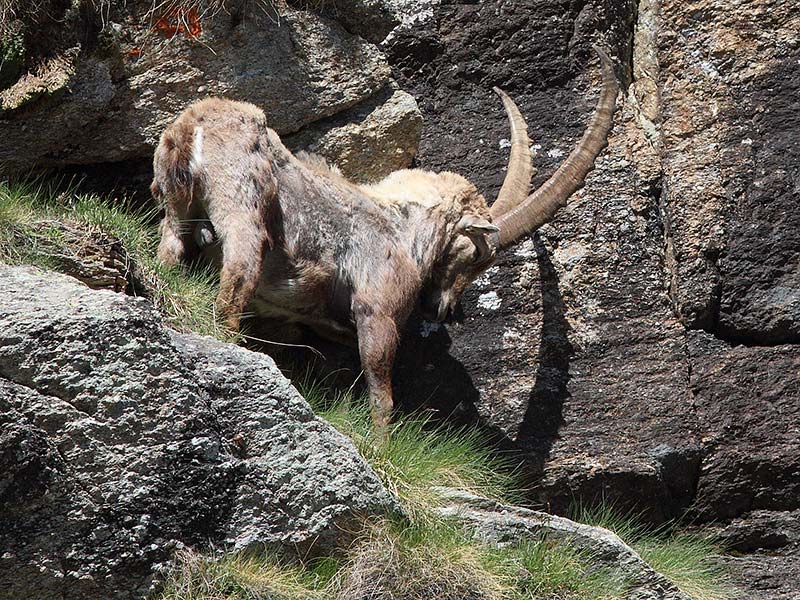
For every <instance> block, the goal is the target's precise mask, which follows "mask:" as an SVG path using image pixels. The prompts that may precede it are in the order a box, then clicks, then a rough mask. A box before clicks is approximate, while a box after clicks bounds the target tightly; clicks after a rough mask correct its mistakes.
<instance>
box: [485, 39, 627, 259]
mask: <svg viewBox="0 0 800 600" xmlns="http://www.w3.org/2000/svg"><path fill="white" fill-rule="evenodd" d="M594 49H595V52H597V54H598V55H599V56H600V63H601V67H602V71H603V87H602V90H601V92H600V100H598V102H597V107H596V108H595V110H594V115H592V120H591V121H590V123H589V126H588V127H587V128H586V131H585V132H584V134H583V137H582V138H581V141H580V142H579V143H578V145H577V147H576V148H575V149H574V150H573V151H572V152H571V153H570V155H569V157H568V158H567V160H565V161H564V162H563V163H562V165H561V166H560V167H559V168H558V170H557V171H556V172H555V173H554V174H553V176H552V177H550V179H548V180H547V181H546V182H545V183H544V184H543V185H542V186H541V187H540V188H539V189H538V190H536V191H535V192H534V193H532V194H531V195H530V196H528V197H527V198H526V199H525V201H523V202H522V203H521V204H519V205H518V206H516V207H514V208H512V209H511V210H509V211H508V212H506V213H504V214H502V215H499V216H498V218H497V219H493V222H494V224H495V225H497V226H498V227H499V228H500V233H499V235H498V238H499V239H498V241H499V245H500V247H501V248H505V247H507V246H509V245H510V244H512V243H514V242H515V241H517V240H518V239H519V238H520V237H522V236H523V235H525V234H527V233H530V232H531V231H534V230H536V229H538V228H539V227H541V226H542V225H544V224H545V223H547V222H548V221H550V220H551V219H552V218H553V217H554V216H555V214H556V213H557V212H558V210H559V209H560V208H561V207H563V206H565V205H566V204H567V200H568V199H569V197H570V196H571V195H572V193H573V192H574V191H575V190H577V189H578V188H579V187H580V186H581V185H583V181H584V179H585V178H586V175H587V174H588V173H589V171H591V170H592V169H593V168H594V161H595V159H596V158H597V156H598V155H599V154H600V152H601V151H602V150H603V148H605V146H606V144H607V139H606V138H607V137H608V132H609V131H610V130H611V125H612V123H613V117H614V108H615V104H616V100H617V92H618V91H619V88H618V86H617V79H616V77H615V76H614V68H613V66H612V64H611V60H610V59H609V58H608V55H607V54H606V53H605V52H603V51H602V50H600V48H598V47H597V46H594Z"/></svg>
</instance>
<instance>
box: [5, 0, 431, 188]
mask: <svg viewBox="0 0 800 600" xmlns="http://www.w3.org/2000/svg"><path fill="white" fill-rule="evenodd" d="M218 4H219V3H217V5H218ZM42 5H43V6H46V7H47V9H46V10H49V11H50V12H54V14H55V17H53V18H56V17H59V16H60V17H63V23H64V29H65V31H67V32H68V33H65V34H64V35H65V36H69V35H71V36H72V37H74V38H75V39H74V40H72V41H73V42H74V43H75V46H74V47H70V48H69V49H68V51H67V50H65V51H64V52H63V53H62V54H57V56H56V57H55V58H50V57H48V56H43V57H41V60H40V62H39V63H37V64H34V65H30V68H29V72H27V73H25V74H23V75H20V77H19V79H18V80H17V81H15V82H12V83H10V84H9V87H8V89H5V90H4V91H2V90H0V100H2V101H3V102H2V103H0V127H2V130H3V139H2V141H0V163H2V164H3V168H4V169H5V170H8V171H11V172H13V171H20V170H27V169H29V168H32V167H37V166H52V165H56V166H59V165H74V164H79V165H82V164H91V163H109V162H119V161H127V160H133V159H138V158H142V157H150V156H152V153H153V149H154V148H155V145H156V144H157V142H158V138H159V136H160V134H161V132H162V131H163V130H164V127H165V126H166V125H167V124H168V123H170V122H171V121H172V120H173V119H174V118H175V117H176V116H177V115H178V113H180V111H182V110H183V109H184V108H186V106H188V105H189V104H190V103H192V102H194V101H195V100H198V99H199V98H202V97H204V96H208V95H216V96H227V97H232V98H236V99H242V100H247V101H249V102H252V103H255V104H257V105H258V106H260V107H261V108H263V109H264V111H265V112H266V114H267V116H268V119H269V122H270V125H271V126H272V127H273V128H274V129H276V130H277V131H278V132H279V133H281V134H286V133H292V132H296V131H298V130H301V129H302V128H303V127H305V126H306V125H309V124H310V123H312V122H317V121H320V120H322V119H326V118H328V117H332V116H334V115H339V114H341V113H343V112H344V113H347V111H348V110H349V109H354V108H356V107H361V105H362V104H363V105H364V106H363V107H361V109H360V111H357V112H351V113H347V115H345V116H344V117H343V119H345V121H346V122H345V123H344V124H342V123H339V122H330V123H326V124H323V125H324V126H322V125H317V126H316V127H314V128H313V129H311V130H309V132H308V133H307V134H306V136H305V138H304V140H305V141H306V143H314V144H315V145H316V146H317V147H318V148H319V149H322V150H325V149H326V147H327V146H326V144H325V141H324V140H321V139H320V138H322V137H324V136H325V135H326V134H327V135H329V136H332V137H333V138H334V140H333V141H332V142H331V147H330V149H329V150H330V152H336V154H337V155H338V156H340V157H342V158H345V159H347V161H348V162H349V163H352V164H351V165H350V166H351V167H352V169H351V170H352V171H353V172H358V169H359V168H360V167H361V166H366V165H369V168H370V170H371V175H376V176H381V175H385V174H386V173H388V172H390V171H391V170H394V169H397V168H400V167H404V166H407V165H408V164H409V163H410V161H411V158H412V157H413V155H414V153H415V152H416V147H417V143H418V134H419V122H420V116H419V111H418V109H417V106H416V103H415V102H414V99H413V98H411V97H410V96H408V95H405V96H402V97H399V96H397V95H396V94H394V95H393V94H392V93H391V91H392V88H391V80H390V71H389V66H388V65H387V63H386V59H385V57H384V56H383V54H382V53H381V51H380V50H379V49H378V47H377V46H376V45H375V44H373V43H370V42H367V41H365V40H364V39H362V38H361V37H358V36H356V35H353V34H351V33H348V32H347V31H346V30H345V29H344V28H343V27H342V25H340V24H339V23H338V22H337V21H334V20H332V19H330V18H325V17H321V16H318V15H316V14H314V13H312V12H307V11H302V10H296V9H293V8H290V7H288V6H284V5H283V3H276V4H275V5H274V7H276V6H280V12H275V11H274V10H270V9H269V6H270V3H266V2H265V3H260V4H258V5H255V4H254V3H250V2H235V1H234V2H228V3H226V6H225V10H222V9H219V8H217V10H209V11H207V12H203V13H201V14H200V15H199V16H196V13H195V15H194V16H193V15H192V13H189V12H180V10H181V9H180V8H178V12H175V10H176V9H175V8H174V7H173V8H169V7H170V6H173V5H175V6H178V7H180V6H182V5H181V4H180V3H178V4H175V3H162V4H161V5H158V6H161V9H160V10H161V11H165V12H164V14H161V13H160V12H159V11H158V10H156V11H155V12H154V11H153V6H154V5H153V4H152V3H150V2H128V3H125V2H111V3H110V7H109V8H108V11H109V12H108V14H105V13H104V15H103V17H102V19H99V17H95V19H96V20H97V19H99V21H100V22H99V23H93V22H92V20H91V19H90V18H89V17H88V16H86V15H84V14H83V13H81V14H80V15H78V14H74V12H75V11H73V10H72V9H66V13H65V14H64V15H61V14H60V13H59V8H58V7H59V6H60V5H59V4H58V3H54V2H50V3H47V2H45V3H42ZM51 5H52V6H51ZM210 5H211V6H213V3H210ZM104 6H106V7H108V6H109V5H107V4H105V3H104ZM187 6H188V5H187ZM274 7H273V8H274ZM84 8H85V7H84ZM43 10H45V9H43ZM60 10H61V12H63V11H64V8H63V7H62V8H61V9H60ZM170 10H172V12H169V11H170ZM56 13H58V14H56ZM184 26H193V27H195V28H196V29H194V30H193V31H192V32H193V33H194V34H196V35H190V32H189V31H186V30H185V27H184ZM176 27H177V28H178V29H177V30H175V28H176ZM98 29H99V31H98ZM70 43H72V42H70ZM31 52H33V50H31ZM39 80H42V81H44V82H45V83H46V82H50V83H49V84H48V85H49V86H50V87H53V86H54V85H56V83H57V84H58V85H57V86H56V87H57V88H58V89H50V87H48V88H47V90H44V91H41V92H37V93H29V92H30V89H32V86H33V88H36V86H39V87H42V86H43V85H44V83H41V84H39V83H36V82H37V81H39ZM53 82H56V83H53ZM45 87H47V86H45ZM36 89H38V88H36ZM43 89H44V88H43ZM45 91H46V92H47V93H45ZM387 92H389V93H387ZM12 99H13V102H12ZM379 99H382V100H381V102H379ZM383 102H387V105H386V106H385V107H383V106H381V104H382V103H383ZM367 109H369V110H367ZM374 111H378V113H379V115H380V118H381V120H382V123H381V125H380V126H377V125H375V124H374V123H371V124H370V123H368V124H367V125H366V128H365V129H362V128H361V127H360V119H359V118H358V117H359V116H361V117H362V118H364V117H366V116H367V115H369V114H371V113H373V112H374ZM348 117H349V118H348ZM373 121H374V118H373ZM331 130H332V131H331ZM376 131H379V132H380V135H376ZM32 132H35V135H34V134H33V133H32ZM351 137H352V138H354V139H353V140H349V139H348V138H351ZM363 138H369V139H370V140H371V142H370V144H368V146H369V147H368V148H366V147H365V142H364V140H363ZM398 148H400V149H402V151H401V152H398V151H397V149H398ZM367 149H369V150H371V151H373V152H371V153H365V152H364V150H367ZM376 149H377V150H378V151H377V152H374V151H375V150H376ZM383 155H386V158H387V162H386V163H385V164H383V163H382V162H381V158H382V156H383ZM365 157H370V158H371V159H372V160H371V161H370V162H369V163H365V162H363V158H365Z"/></svg>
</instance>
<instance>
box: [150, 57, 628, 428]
mask: <svg viewBox="0 0 800 600" xmlns="http://www.w3.org/2000/svg"><path fill="white" fill-rule="evenodd" d="M597 52H598V54H599V55H600V59H601V67H602V74H603V84H602V91H601V95H600V100H599V102H598V104H597V107H596V109H595V112H594V115H593V117H592V120H591V122H590V124H589V126H588V127H587V129H586V131H585V133H584V135H583V138H582V139H581V141H580V142H579V144H578V146H577V147H576V148H575V149H574V150H573V151H572V153H571V154H570V155H569V157H568V158H567V160H566V161H565V162H564V163H563V164H562V165H561V166H560V167H559V169H558V170H557V171H556V172H555V174H554V175H553V176H552V177H551V178H550V179H549V180H548V181H547V182H546V183H544V185H542V186H541V187H540V188H539V189H538V190H536V191H535V192H533V193H532V194H530V195H529V190H530V181H531V177H532V175H533V167H532V165H531V152H530V148H529V146H530V140H529V139H528V135H527V125H526V124H525V121H524V119H523V118H522V115H521V114H520V112H519V109H518V108H517V106H516V105H515V104H514V102H513V101H512V100H511V98H509V97H508V96H507V95H506V94H505V93H503V92H502V91H501V90H499V89H497V88H495V92H497V94H498V95H499V96H500V98H501V99H502V102H503V105H504V106H505V110H506V113H507V115H508V119H509V122H510V128H511V156H510V159H509V164H508V172H507V175H506V177H505V181H504V183H503V186H502V188H501V190H500V193H499V195H498V197H497V199H496V201H495V202H494V203H493V204H492V206H491V207H489V205H488V204H487V202H486V200H485V199H484V197H483V196H482V195H481V194H480V193H479V192H478V190H477V189H476V187H475V186H474V185H472V184H471V183H470V182H469V181H467V180H466V179H465V178H464V177H461V176H460V175H456V174H455V173H450V172H442V173H433V172H429V171H424V170H418V169H413V170H402V171H396V172H394V173H392V174H390V175H389V176H388V177H386V178H385V179H383V180H382V181H379V182H377V183H374V184H371V185H356V184H354V183H351V182H349V181H347V180H346V179H344V178H343V177H342V176H341V175H340V174H339V173H338V171H337V170H336V169H333V168H329V167H328V166H327V165H326V164H324V162H323V161H322V160H319V159H316V158H314V157H312V156H302V155H301V156H298V157H296V156H294V155H293V154H292V153H291V152H289V150H287V149H286V147H285V146H284V145H283V144H282V143H281V140H280V138H279V137H278V135H277V134H276V133H275V132H274V131H273V130H272V129H270V128H269V127H268V126H267V119H266V117H265V115H264V113H263V112H262V111H261V110H260V109H258V108H256V107H255V106H253V105H250V104H245V103H241V102H233V101H230V100H224V99H219V98H209V99H205V100H201V101H199V102H196V103H195V104H193V105H192V106H190V107H189V108H187V109H186V110H185V111H184V112H183V113H182V114H181V115H180V116H179V117H178V118H177V120H176V121H175V122H174V123H172V124H171V125H170V126H169V127H167V129H166V131H164V133H163V135H162V136H161V140H160V143H159V145H158V148H157V149H156V152H155V158H154V162H153V167H154V172H155V175H154V178H153V183H152V186H151V190H152V193H153V196H154V197H155V198H156V199H158V200H159V201H160V202H162V203H163V204H164V206H165V211H166V214H165V216H164V219H163V221H162V223H161V243H160V246H159V249H158V255H159V258H160V259H161V261H162V262H164V263H166V264H176V263H178V262H179V261H180V260H181V259H182V258H183V257H184V256H186V255H187V252H190V251H191V250H192V248H194V247H196V246H197V245H198V241H199V242H200V243H201V245H202V244H204V243H208V242H209V241H211V239H212V235H215V236H216V238H217V239H218V241H219V242H220V244H221V251H222V252H221V254H222V260H221V265H222V271H221V275H220V289H219V295H218V297H217V306H218V307H219V309H220V310H221V311H222V313H223V314H224V316H225V318H226V320H227V324H228V326H229V327H231V328H232V329H238V327H239V319H240V316H241V315H242V313H243V312H244V311H245V310H246V309H249V310H250V311H252V312H253V313H254V314H255V315H256V316H261V317H272V318H275V317H277V318H282V319H285V320H287V321H292V322H299V323H304V324H307V325H310V326H311V327H312V328H314V329H316V330H317V331H319V332H320V333H322V334H323V335H326V334H327V335H328V336H330V337H341V335H343V334H345V335H350V336H351V337H352V335H353V334H356V335H357V342H358V349H359V352H360V356H361V363H362V366H363V369H364V373H365V376H366V381H367V385H368V387H369V396H370V402H371V405H372V414H373V419H374V421H375V424H376V425H377V426H378V427H384V426H386V425H387V424H388V423H389V420H390V418H391V411H392V407H393V401H392V386H391V370H392V363H393V361H394V357H395V351H396V350H397V346H398V342H399V338H400V334H401V332H402V330H403V327H404V324H405V322H406V319H407V318H408V316H409V314H410V313H411V311H412V310H413V309H414V308H415V307H417V306H418V307H419V309H420V310H421V313H422V316H424V317H425V318H427V319H429V320H432V321H437V322H440V321H444V320H446V319H447V318H448V317H449V315H450V314H451V313H452V311H453V309H454V307H455V306H456V304H457V302H458V300H459V298H460V296H461V294H462V292H463V291H464V289H465V288H466V287H467V286H468V285H469V284H470V283H471V282H472V281H473V280H474V279H475V278H476V277H477V276H478V275H480V274H481V273H482V272H483V271H485V270H486V269H487V268H488V267H489V266H490V265H491V264H492V263H493V262H494V260H495V255H496V253H497V251H498V250H499V249H502V248H505V247H507V246H509V245H511V244H513V243H514V242H515V241H517V240H519V239H520V238H521V237H522V236H524V235H526V234H528V233H530V232H532V231H534V230H536V229H537V228H538V227H540V226H542V225H543V224H545V223H547V222H548V221H549V220H551V219H552V218H553V216H554V215H555V214H556V212H557V211H558V210H559V208H561V207H562V206H564V205H565V204H566V202H567V199H568V198H569V197H570V195H571V194H572V193H573V192H574V191H575V190H576V189H577V188H578V187H580V186H581V185H582V184H583V180H584V178H585V177H586V174H587V173H588V172H589V171H590V170H591V169H592V168H593V166H594V160H595V159H596V158H597V156H598V154H599V153H600V152H601V150H602V149H603V148H604V147H605V145H606V137H607V135H608V132H609V130H610V128H611V124H612V117H613V113H614V107H615V102H616V96H617V83H616V79H615V76H614V71H613V68H612V65H611V62H610V60H609V59H608V57H607V56H606V55H605V53H603V52H602V51H600V50H597ZM204 220H206V221H210V223H211V224H212V225H213V234H212V230H211V229H209V228H208V227H204V228H202V229H197V230H196V231H195V230H194V228H193V224H194V223H196V222H202V221H204Z"/></svg>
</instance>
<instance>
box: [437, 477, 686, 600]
mask: <svg viewBox="0 0 800 600" xmlns="http://www.w3.org/2000/svg"><path fill="white" fill-rule="evenodd" d="M444 498H445V503H444V505H443V506H442V508H440V509H438V513H439V514H440V515H442V516H444V517H447V518H454V519H458V520H459V521H461V522H462V523H464V524H465V525H466V526H467V527H469V528H470V529H473V530H474V531H475V533H476V535H477V536H478V537H480V538H481V539H483V540H486V541H487V542H491V543H495V544H516V543H520V541H523V540H535V539H539V538H541V537H542V536H546V537H547V538H548V539H552V540H555V541H558V542H563V543H565V544H569V545H570V546H571V547H573V548H576V549H578V550H585V551H587V552H588V553H589V554H590V555H591V556H592V558H593V560H594V561H596V563H597V564H598V566H601V567H605V568H609V569H611V570H613V571H616V572H618V573H620V574H621V575H622V577H624V578H625V580H626V581H627V582H628V583H629V585H630V589H629V590H628V591H627V593H626V595H625V598H626V599H628V600H690V598H689V596H687V595H686V594H684V593H683V592H681V591H680V590H679V589H678V588H677V587H676V586H675V585H674V584H673V583H672V582H670V581H669V580H668V579H666V578H665V577H664V576H663V575H661V574H660V573H658V572H656V571H654V570H653V569H652V568H651V567H650V566H648V565H647V563H645V562H644V561H643V560H642V559H641V557H640V556H639V555H638V554H637V553H636V551H635V550H633V548H631V547H630V546H628V545H627V544H625V542H623V541H622V540H621V539H620V538H619V537H618V536H617V535H615V534H614V533H612V532H611V531H609V530H608V529H603V528H602V527H593V526H590V525H584V524H582V523H576V522H574V521H570V520H569V519H565V518H564V517H557V516H554V515H550V514H547V513H543V512H538V511H534V510H527V509H525V508H519V507H517V506H507V505H504V504H500V503H499V502H495V501H493V500H487V499H486V498H479V497H477V496H473V495H470V494H466V493H464V492H458V491H446V492H445V494H444Z"/></svg>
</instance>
